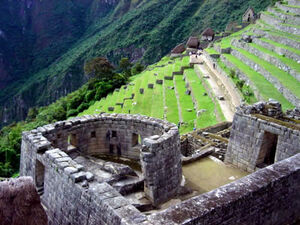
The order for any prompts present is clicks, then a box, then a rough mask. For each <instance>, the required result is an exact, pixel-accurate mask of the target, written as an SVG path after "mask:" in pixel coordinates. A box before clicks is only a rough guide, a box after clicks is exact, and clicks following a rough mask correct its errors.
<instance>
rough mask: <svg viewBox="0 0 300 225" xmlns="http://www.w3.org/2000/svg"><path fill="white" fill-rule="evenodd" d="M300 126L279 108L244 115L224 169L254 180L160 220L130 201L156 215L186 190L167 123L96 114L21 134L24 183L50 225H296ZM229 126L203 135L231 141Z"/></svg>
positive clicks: (261, 107) (265, 106)
mask: <svg viewBox="0 0 300 225" xmlns="http://www.w3.org/2000/svg"><path fill="white" fill-rule="evenodd" d="M299 117H300V116H299V111H297V110H294V111H291V112H289V113H288V114H283V112H282V111H281V106H280V104H279V103H277V102H274V101H270V102H268V103H258V104H255V105H254V106H241V107H240V108H239V109H238V112H237V113H236V115H235V117H234V121H233V124H232V128H231V134H230V139H229V143H228V150H227V152H226V150H225V153H224V154H225V161H226V162H228V163H231V164H233V165H236V166H238V167H240V168H242V169H244V170H248V171H251V172H253V171H255V172H253V173H252V174H250V175H248V176H245V177H243V178H241V179H239V180H235V181H233V182H231V183H229V184H226V185H224V186H222V187H219V188H217V189H215V190H212V191H209V192H206V193H204V194H201V195H198V196H194V197H192V198H189V199H186V200H185V201H183V202H181V203H178V204H173V205H172V206H170V207H167V208H166V209H165V210H163V211H159V210H157V211H152V212H151V211H149V210H148V213H144V212H145V211H147V210H145V208H143V207H146V206H147V205H145V204H144V205H143V204H142V203H141V202H140V203H139V204H138V203H137V202H138V201H139V200H138V199H132V198H128V193H131V192H134V191H136V190H139V191H141V193H144V197H145V199H147V201H148V203H149V202H150V203H149V204H151V205H153V206H159V205H161V204H163V203H165V202H168V201H169V200H170V199H172V198H174V197H175V196H177V195H180V194H182V192H183V191H184V188H183V183H184V179H183V177H182V166H181V163H182V158H183V156H182V155H181V151H180V137H179V132H178V128H177V127H176V125H174V124H171V123H168V122H165V121H162V120H158V119H153V118H149V117H145V116H140V115H118V114H99V115H94V116H84V117H81V118H73V119H71V120H68V121H62V122H57V123H55V124H51V125H46V126H43V127H40V128H38V129H36V130H32V131H29V132H24V133H23V138H22V153H21V175H22V176H31V177H33V179H34V182H35V184H36V186H37V189H38V191H39V194H40V196H41V201H42V203H43V205H44V207H45V209H46V212H47V215H48V220H49V223H50V225H64V224H72V225H76V224H89V225H91V224H145V225H146V224H149V225H150V224H152V225H153V224H155V225H160V224H161V225H168V224H170V225H171V224H267V225H268V224H290V223H293V222H295V221H297V220H299V219H300V218H299V212H300V192H299V186H300V163H299V162H300V153H299V152H300V132H299V130H300V121H299ZM230 125H231V124H227V123H224V124H222V126H221V127H223V128H224V129H225V130H226V132H222V131H220V129H219V127H220V126H218V127H216V128H212V129H207V130H206V131H205V132H203V135H204V137H205V136H209V137H211V138H212V140H213V139H216V138H218V137H217V134H212V133H209V132H217V133H218V134H221V133H222V135H224V137H227V136H228V135H229V133H228V128H229V127H230ZM223 128H222V129H223ZM194 137H195V138H197V135H195V136H194ZM224 140H226V139H225V138H224ZM204 141H205V140H204ZM207 143H210V145H211V146H207V147H212V146H214V143H213V141H209V140H208V141H207ZM216 143H218V144H219V146H220V148H222V146H223V145H222V143H221V142H219V141H218V140H217V141H216ZM205 145H206V144H205ZM186 146H188V145H186ZM183 150H184V152H185V153H184V154H188V151H189V150H188V148H184V149H182V151H183ZM101 155H107V156H109V158H108V159H110V160H104V159H103V158H101V157H99V156H101ZM114 157H123V158H126V159H128V161H124V163H120V162H113V159H114ZM129 165H130V166H129ZM138 165H140V166H141V167H140V168H138V167H139V166H138ZM133 167H135V168H136V169H135V170H133V169H132V168H133ZM199 173H201V171H199ZM145 201H146V200H145ZM149 204H148V206H149ZM148 206H147V207H148Z"/></svg>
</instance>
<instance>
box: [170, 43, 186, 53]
mask: <svg viewBox="0 0 300 225" xmlns="http://www.w3.org/2000/svg"><path fill="white" fill-rule="evenodd" d="M184 51H185V46H184V44H183V43H182V44H179V45H177V46H176V47H175V48H173V50H172V51H171V54H182V53H183V52H184Z"/></svg>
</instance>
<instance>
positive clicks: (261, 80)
mask: <svg viewBox="0 0 300 225" xmlns="http://www.w3.org/2000/svg"><path fill="white" fill-rule="evenodd" d="M224 56H225V57H226V59H227V60H229V61H230V62H231V63H232V64H233V65H234V66H235V67H237V68H239V69H240V70H241V71H242V72H243V73H244V74H246V75H247V76H248V78H249V80H250V81H251V82H252V83H253V84H254V85H255V87H256V88H257V89H258V91H259V93H260V94H261V96H262V97H263V98H264V99H266V100H268V99H269V98H273V99H276V100H277V101H280V102H281V104H282V107H283V109H284V110H286V109H290V108H293V107H294V106H293V105H292V104H291V103H290V102H289V101H288V100H287V99H286V98H285V97H284V96H283V95H282V94H281V93H280V92H279V91H278V90H277V89H276V88H275V87H274V86H273V84H271V83H270V82H269V81H268V80H267V79H266V78H265V77H264V76H263V75H261V74H260V73H258V72H256V71H255V70H253V69H252V68H250V67H249V66H247V65H246V64H245V63H243V62H242V61H241V60H239V59H238V58H236V57H234V56H232V55H229V54H224Z"/></svg>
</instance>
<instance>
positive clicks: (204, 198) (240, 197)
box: [150, 154, 300, 225]
mask: <svg viewBox="0 0 300 225" xmlns="http://www.w3.org/2000/svg"><path fill="white" fill-rule="evenodd" d="M299 162H300V154H297V155H295V156H293V157H290V158H288V159H285V160H283V161H281V162H278V163H276V164H273V165H272V166H269V167H266V168H264V169H261V170H259V171H257V172H255V173H252V174H250V175H248V176H246V177H243V178H241V179H239V180H237V181H234V182H232V183H230V184H227V185H224V186H222V187H220V188H217V189H215V190H213V191H210V192H208V193H205V194H202V195H200V196H197V197H194V198H192V199H189V200H187V201H185V202H183V203H181V204H179V205H176V206H173V207H171V208H169V209H167V210H165V211H163V212H161V213H157V214H155V215H152V216H150V219H151V222H152V223H153V224H155V225H173V224H184V225H192V224H193V225H194V224H205V225H232V224H247V225H257V224H264V225H280V224H282V225H285V224H293V223H294V222H296V221H298V220H299V219H300V215H299V212H300V192H299V188H300V163H299Z"/></svg>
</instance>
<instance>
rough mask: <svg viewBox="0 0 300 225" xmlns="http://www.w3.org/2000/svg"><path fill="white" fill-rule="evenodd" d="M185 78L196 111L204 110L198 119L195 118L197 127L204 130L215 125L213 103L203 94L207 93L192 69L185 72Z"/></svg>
mask: <svg viewBox="0 0 300 225" xmlns="http://www.w3.org/2000/svg"><path fill="white" fill-rule="evenodd" d="M185 76H186V79H187V80H188V82H189V84H190V88H191V90H192V93H193V96H194V98H195V100H196V102H197V106H198V107H197V111H199V110H201V109H204V110H206V111H205V112H203V113H202V114H201V115H200V117H198V118H197V127H198V128H204V127H207V126H211V125H213V124H216V123H217V119H216V115H215V112H214V110H215V106H214V103H213V101H212V100H211V98H210V97H209V96H208V95H204V93H207V91H206V90H205V88H204V87H203V85H202V82H201V80H200V79H199V77H198V76H197V74H196V72H195V71H194V70H193V69H189V70H186V71H185Z"/></svg>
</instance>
